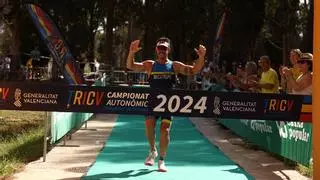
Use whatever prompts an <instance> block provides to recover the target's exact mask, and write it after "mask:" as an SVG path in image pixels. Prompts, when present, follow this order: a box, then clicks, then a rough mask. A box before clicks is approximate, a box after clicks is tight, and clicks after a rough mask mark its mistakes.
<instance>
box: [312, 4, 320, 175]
mask: <svg viewBox="0 0 320 180" xmlns="http://www.w3.org/2000/svg"><path fill="white" fill-rule="evenodd" d="M319 8H320V1H319V0H314V11H313V12H314V16H313V17H314V19H313V28H314V29H313V55H314V61H313V82H312V85H313V89H312V153H313V179H320V139H319V137H320V121H319V120H320V119H319V118H320V111H319V110H317V109H319V108H320V101H319V100H320V77H318V73H320V69H319V68H320V67H319V66H320V62H319V60H320V14H319V13H320V10H319ZM317 117H318V119H317Z"/></svg>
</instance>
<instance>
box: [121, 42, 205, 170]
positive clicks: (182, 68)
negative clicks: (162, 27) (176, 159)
mask: <svg viewBox="0 0 320 180" xmlns="http://www.w3.org/2000/svg"><path fill="white" fill-rule="evenodd" d="M139 43H140V40H135V41H133V42H131V45H130V48H129V54H128V58H127V68H128V69H131V70H133V71H138V72H146V73H147V74H148V77H149V82H150V87H151V88H157V89H161V90H166V89H171V88H172V86H173V82H174V80H175V75H176V74H179V73H180V74H183V75H195V74H196V73H198V72H199V71H200V70H201V68H202V66H203V64H204V56H205V54H206V48H205V47H204V46H203V45H199V49H195V51H196V52H197V54H198V59H197V60H196V61H195V64H194V65H193V66H190V65H185V64H184V63H182V62H180V61H171V60H169V59H168V55H169V53H170V50H171V48H170V47H171V45H170V39H168V38H166V37H162V38H159V39H158V40H157V42H156V48H155V52H156V55H157V59H156V60H145V61H143V62H135V60H134V56H135V53H136V52H138V51H139V50H141V47H139ZM156 119H158V117H155V116H147V117H146V120H145V127H146V136H147V139H148V142H149V145H150V150H149V155H148V156H147V158H146V160H145V165H148V166H152V165H153V164H154V162H155V159H156V157H157V156H158V152H157V149H156V146H155V126H156ZM170 126H171V117H161V126H160V143H159V146H160V158H159V161H158V168H159V169H158V170H159V171H160V172H166V171H167V170H168V169H167V167H166V166H165V163H164V159H165V156H166V153H167V148H168V144H169V140H170V135H169V132H170Z"/></svg>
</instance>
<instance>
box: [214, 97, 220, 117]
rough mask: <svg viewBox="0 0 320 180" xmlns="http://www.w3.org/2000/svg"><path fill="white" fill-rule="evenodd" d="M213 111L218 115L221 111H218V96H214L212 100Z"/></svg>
mask: <svg viewBox="0 0 320 180" xmlns="http://www.w3.org/2000/svg"><path fill="white" fill-rule="evenodd" d="M213 113H214V114H215V115H220V114H221V111H220V98H219V97H218V96H215V97H214V101H213Z"/></svg>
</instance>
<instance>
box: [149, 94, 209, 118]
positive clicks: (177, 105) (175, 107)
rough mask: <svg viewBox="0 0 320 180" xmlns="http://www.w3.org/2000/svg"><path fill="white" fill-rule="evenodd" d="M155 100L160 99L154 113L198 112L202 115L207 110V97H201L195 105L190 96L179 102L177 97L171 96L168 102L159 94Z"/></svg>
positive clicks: (165, 97) (179, 99)
mask: <svg viewBox="0 0 320 180" xmlns="http://www.w3.org/2000/svg"><path fill="white" fill-rule="evenodd" d="M157 99H160V100H161V102H160V103H159V104H158V105H157V106H156V107H155V108H154V109H153V111H155V112H165V111H166V109H167V110H168V111H169V112H171V113H175V112H180V113H191V112H192V110H199V112H200V113H204V111H205V110H206V109H207V106H206V103H207V97H201V98H200V99H199V101H197V102H196V103H194V100H193V97H192V96H184V97H183V100H181V98H180V97H179V96H177V95H173V96H171V97H170V98H169V100H168V98H167V96H165V95H163V94H160V95H158V96H157ZM181 101H183V103H182V102H181ZM182 104H184V105H182Z"/></svg>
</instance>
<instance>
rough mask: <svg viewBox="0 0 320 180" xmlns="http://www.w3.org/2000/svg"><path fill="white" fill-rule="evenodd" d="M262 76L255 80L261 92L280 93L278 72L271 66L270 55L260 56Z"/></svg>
mask: <svg viewBox="0 0 320 180" xmlns="http://www.w3.org/2000/svg"><path fill="white" fill-rule="evenodd" d="M259 61H260V63H259V64H260V66H261V70H262V73H261V78H260V80H259V82H253V84H255V86H256V88H259V89H260V92H261V93H279V79H278V74H277V72H276V71H275V70H274V69H272V68H271V61H270V58H269V56H261V57H260V60H259Z"/></svg>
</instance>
